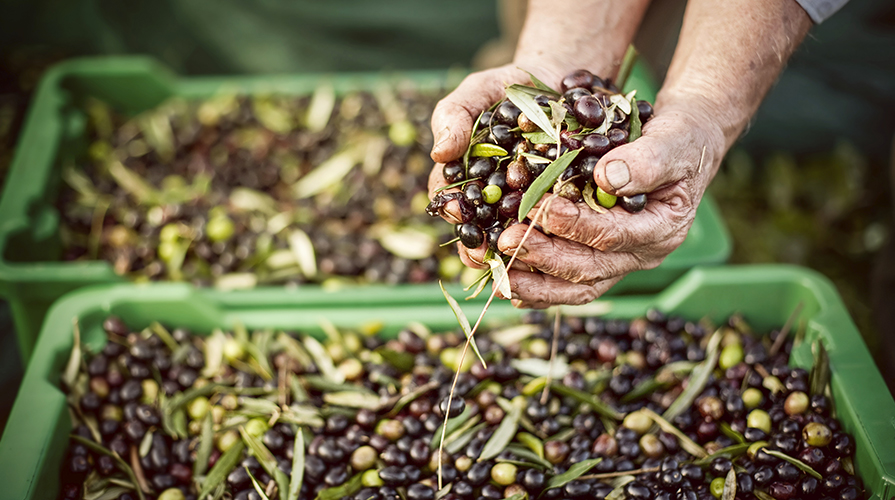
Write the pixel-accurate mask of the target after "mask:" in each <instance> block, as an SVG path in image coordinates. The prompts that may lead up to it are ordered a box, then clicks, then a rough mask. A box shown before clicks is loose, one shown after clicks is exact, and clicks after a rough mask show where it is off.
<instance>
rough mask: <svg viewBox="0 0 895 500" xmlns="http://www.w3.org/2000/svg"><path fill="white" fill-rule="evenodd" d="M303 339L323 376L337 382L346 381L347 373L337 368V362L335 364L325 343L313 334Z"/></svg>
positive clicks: (306, 348)
mask: <svg viewBox="0 0 895 500" xmlns="http://www.w3.org/2000/svg"><path fill="white" fill-rule="evenodd" d="M302 340H303V343H304V347H305V350H307V351H308V353H309V354H310V355H311V357H312V358H314V364H316V365H317V369H318V370H320V373H321V374H322V375H323V377H324V378H326V379H327V380H329V381H330V382H333V383H336V384H342V383H344V382H345V375H344V374H343V373H342V372H340V371H339V370H338V369H336V366H335V364H333V358H332V357H330V355H329V353H328V352H326V348H325V347H323V344H321V343H320V341H318V340H317V339H315V338H314V337H311V336H306V337H304V339H302Z"/></svg>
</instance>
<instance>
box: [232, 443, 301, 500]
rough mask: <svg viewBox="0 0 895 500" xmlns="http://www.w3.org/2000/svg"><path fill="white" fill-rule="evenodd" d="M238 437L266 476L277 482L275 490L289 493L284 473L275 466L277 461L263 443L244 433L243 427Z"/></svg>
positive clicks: (287, 480) (287, 481)
mask: <svg viewBox="0 0 895 500" xmlns="http://www.w3.org/2000/svg"><path fill="white" fill-rule="evenodd" d="M239 435H240V436H242V440H243V441H244V442H245V443H246V445H247V446H248V447H249V450H251V451H252V454H253V455H255V458H256V459H257V460H258V463H260V464H261V467H262V468H263V469H264V471H265V472H267V475H269V476H270V477H272V478H273V479H274V481H276V482H277V489H279V490H280V491H289V479H288V478H287V477H286V473H285V472H283V471H281V470H280V468H279V467H278V466H277V459H276V458H275V457H274V456H273V453H271V452H270V450H268V449H267V446H264V443H262V442H261V440H260V439H259V438H257V437H255V436H253V435H251V434H249V433H248V432H246V430H245V427H240V428H239Z"/></svg>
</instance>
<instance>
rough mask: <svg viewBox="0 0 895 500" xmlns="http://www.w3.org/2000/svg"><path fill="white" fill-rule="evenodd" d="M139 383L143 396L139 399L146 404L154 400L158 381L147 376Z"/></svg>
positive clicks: (156, 394)
mask: <svg viewBox="0 0 895 500" xmlns="http://www.w3.org/2000/svg"><path fill="white" fill-rule="evenodd" d="M141 385H142V386H143V396H142V397H141V398H140V399H141V400H142V401H143V402H144V403H146V404H152V403H153V402H155V398H157V397H158V382H156V381H155V380H152V379H151V378H147V379H144V380H143V383H142V384H141Z"/></svg>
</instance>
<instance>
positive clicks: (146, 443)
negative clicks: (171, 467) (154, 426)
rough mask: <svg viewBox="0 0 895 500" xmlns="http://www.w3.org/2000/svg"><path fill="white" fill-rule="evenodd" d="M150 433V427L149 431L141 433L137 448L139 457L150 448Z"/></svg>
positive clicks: (147, 452) (144, 454)
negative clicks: (141, 437)
mask: <svg viewBox="0 0 895 500" xmlns="http://www.w3.org/2000/svg"><path fill="white" fill-rule="evenodd" d="M152 434H153V431H152V430H151V429H150V430H149V432H147V433H146V434H144V435H143V439H142V440H141V441H140V446H139V448H137V452H138V453H139V454H140V457H145V456H146V455H149V450H150V449H151V448H152Z"/></svg>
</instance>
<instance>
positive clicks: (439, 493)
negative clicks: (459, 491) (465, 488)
mask: <svg viewBox="0 0 895 500" xmlns="http://www.w3.org/2000/svg"><path fill="white" fill-rule="evenodd" d="M453 486H454V483H448V484H446V485H445V486H444V488H442V489H440V490H438V491H436V492H435V500H441V499H442V498H444V497H445V496H447V494H448V493H450V492H451V488H452V487H453Z"/></svg>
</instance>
